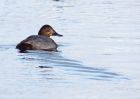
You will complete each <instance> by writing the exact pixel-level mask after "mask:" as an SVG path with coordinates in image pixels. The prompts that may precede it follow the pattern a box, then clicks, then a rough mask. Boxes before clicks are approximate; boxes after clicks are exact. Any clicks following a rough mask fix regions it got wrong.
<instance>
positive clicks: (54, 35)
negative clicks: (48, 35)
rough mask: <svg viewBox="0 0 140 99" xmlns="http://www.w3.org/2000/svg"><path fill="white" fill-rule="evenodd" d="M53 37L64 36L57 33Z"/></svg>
mask: <svg viewBox="0 0 140 99" xmlns="http://www.w3.org/2000/svg"><path fill="white" fill-rule="evenodd" d="M53 36H63V35H61V34H58V33H56V32H55V33H54V34H53Z"/></svg>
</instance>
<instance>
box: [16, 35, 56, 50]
mask: <svg viewBox="0 0 140 99" xmlns="http://www.w3.org/2000/svg"><path fill="white" fill-rule="evenodd" d="M17 48H18V49H20V50H21V49H24V50H48V51H49V50H56V48H57V44H56V43H55V42H54V40H52V39H51V38H49V37H45V36H40V35H32V36H29V37H28V38H26V39H25V40H23V41H21V42H20V43H19V44H18V45H17Z"/></svg>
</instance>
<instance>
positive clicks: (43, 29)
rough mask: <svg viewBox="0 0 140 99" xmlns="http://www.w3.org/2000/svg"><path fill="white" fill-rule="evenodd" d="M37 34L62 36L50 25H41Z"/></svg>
mask: <svg viewBox="0 0 140 99" xmlns="http://www.w3.org/2000/svg"><path fill="white" fill-rule="evenodd" d="M38 35H43V36H47V37H50V36H63V35H61V34H58V33H57V32H56V31H55V30H54V29H53V28H52V27H51V26H50V25H44V26H42V27H41V29H40V30H39V32H38Z"/></svg>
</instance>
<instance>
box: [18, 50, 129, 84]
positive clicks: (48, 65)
mask: <svg viewBox="0 0 140 99" xmlns="http://www.w3.org/2000/svg"><path fill="white" fill-rule="evenodd" d="M19 55H20V54H19ZM20 59H21V60H20V61H21V62H24V63H30V65H32V64H34V63H35V62H36V63H38V66H35V67H38V69H39V68H40V73H41V74H40V75H43V77H44V78H51V77H50V75H49V74H48V71H47V69H49V70H51V71H53V72H54V71H55V70H58V69H59V70H60V71H61V72H57V71H56V72H57V73H53V77H54V75H55V76H57V75H60V74H61V77H59V78H63V79H65V78H67V76H68V77H69V76H77V77H80V78H85V79H92V80H103V81H112V80H120V79H127V78H125V77H124V76H123V75H121V74H119V73H115V72H111V71H109V70H107V69H103V68H97V67H98V66H84V65H82V63H81V62H79V61H76V60H72V59H67V58H65V57H63V56H61V52H45V51H29V52H28V53H21V55H20ZM33 68H34V67H33ZM42 71H43V72H42ZM45 71H46V72H45ZM45 73H46V74H45ZM51 74H52V73H51ZM62 75H64V76H62ZM53 77H52V78H51V79H54V80H55V78H53ZM60 82H61V81H60Z"/></svg>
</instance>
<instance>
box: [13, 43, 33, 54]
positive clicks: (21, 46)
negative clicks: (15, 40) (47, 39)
mask: <svg viewBox="0 0 140 99" xmlns="http://www.w3.org/2000/svg"><path fill="white" fill-rule="evenodd" d="M16 48H17V49H19V50H20V51H21V52H24V51H26V50H32V45H31V44H28V43H25V42H24V43H19V44H18V45H17V46H16Z"/></svg>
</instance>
